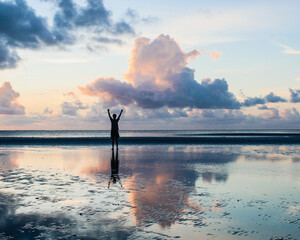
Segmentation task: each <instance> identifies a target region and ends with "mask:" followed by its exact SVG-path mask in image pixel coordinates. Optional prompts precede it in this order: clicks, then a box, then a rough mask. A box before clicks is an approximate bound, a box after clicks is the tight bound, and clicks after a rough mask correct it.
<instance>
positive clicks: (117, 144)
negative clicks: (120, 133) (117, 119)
mask: <svg viewBox="0 0 300 240" xmlns="http://www.w3.org/2000/svg"><path fill="white" fill-rule="evenodd" d="M118 145H119V144H118V138H116V146H117V149H119V146H118Z"/></svg>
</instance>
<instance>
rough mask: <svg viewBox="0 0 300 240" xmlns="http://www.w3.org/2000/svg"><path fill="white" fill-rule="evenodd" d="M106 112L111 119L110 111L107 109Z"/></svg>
mask: <svg viewBox="0 0 300 240" xmlns="http://www.w3.org/2000/svg"><path fill="white" fill-rule="evenodd" d="M107 113H108V116H109V119H110V120H112V117H111V116H110V111H109V109H107Z"/></svg>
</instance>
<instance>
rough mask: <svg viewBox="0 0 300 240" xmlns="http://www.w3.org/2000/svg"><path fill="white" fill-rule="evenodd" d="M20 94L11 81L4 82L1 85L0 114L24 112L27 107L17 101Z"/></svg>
mask: <svg viewBox="0 0 300 240" xmlns="http://www.w3.org/2000/svg"><path fill="white" fill-rule="evenodd" d="M19 96H20V94H19V93H18V92H16V91H14V90H13V88H12V86H11V84H10V83H9V82H4V83H3V84H2V86H1V87H0V114H12V115H13V114H24V113H25V108H24V107H23V106H22V105H20V104H19V103H18V102H17V99H18V97H19Z"/></svg>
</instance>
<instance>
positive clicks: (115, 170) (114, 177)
mask: <svg viewBox="0 0 300 240" xmlns="http://www.w3.org/2000/svg"><path fill="white" fill-rule="evenodd" d="M114 155H115V154H114V151H113V150H112V151H111V161H110V164H111V165H110V166H111V175H110V179H109V182H108V188H109V186H110V184H111V183H113V184H115V183H116V182H117V181H119V183H120V185H121V187H123V186H122V183H121V180H120V177H119V159H118V151H117V153H116V158H115V156H114Z"/></svg>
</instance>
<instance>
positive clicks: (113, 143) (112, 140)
mask: <svg viewBox="0 0 300 240" xmlns="http://www.w3.org/2000/svg"><path fill="white" fill-rule="evenodd" d="M114 145H115V138H112V139H111V147H112V148H114Z"/></svg>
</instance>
